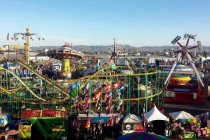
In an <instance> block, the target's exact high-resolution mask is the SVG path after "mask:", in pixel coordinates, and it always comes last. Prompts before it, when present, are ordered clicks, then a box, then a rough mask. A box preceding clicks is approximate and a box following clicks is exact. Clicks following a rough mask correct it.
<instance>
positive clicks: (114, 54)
mask: <svg viewBox="0 0 210 140" xmlns="http://www.w3.org/2000/svg"><path fill="white" fill-rule="evenodd" d="M112 56H113V57H114V63H115V61H116V43H115V38H114V52H113V54H112Z"/></svg>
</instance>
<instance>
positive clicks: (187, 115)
mask: <svg viewBox="0 0 210 140" xmlns="http://www.w3.org/2000/svg"><path fill="white" fill-rule="evenodd" d="M169 115H170V116H171V117H172V118H173V119H175V120H179V119H195V117H193V116H192V115H191V114H190V113H187V112H185V111H178V112H172V113H169Z"/></svg>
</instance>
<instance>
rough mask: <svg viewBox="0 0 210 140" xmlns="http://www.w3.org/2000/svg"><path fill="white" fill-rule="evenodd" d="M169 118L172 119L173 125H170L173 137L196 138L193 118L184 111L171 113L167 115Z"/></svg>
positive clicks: (196, 128) (194, 119)
mask: <svg viewBox="0 0 210 140" xmlns="http://www.w3.org/2000/svg"><path fill="white" fill-rule="evenodd" d="M169 116H170V117H171V118H172V119H173V123H172V124H171V126H172V135H173V136H175V137H183V138H196V133H197V130H198V126H197V124H196V122H197V120H196V118H195V117H193V116H192V115H191V114H190V113H187V112H185V111H178V112H172V113H169Z"/></svg>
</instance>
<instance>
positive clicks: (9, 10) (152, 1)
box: [0, 0, 210, 47]
mask: <svg viewBox="0 0 210 140" xmlns="http://www.w3.org/2000/svg"><path fill="white" fill-rule="evenodd" d="M209 14H210V0H1V1H0V18H1V20H0V21H1V22H0V46H1V45H5V44H18V43H19V44H20V45H21V44H23V41H22V40H20V41H19V42H15V41H11V40H10V41H7V40H6V36H7V33H10V34H13V33H15V32H24V31H25V26H27V25H30V27H31V32H32V33H38V34H39V35H40V36H43V37H44V38H45V41H38V39H34V41H33V42H32V43H31V44H32V46H44V45H59V46H61V45H63V44H64V43H65V42H70V43H72V44H73V45H110V44H112V43H113V38H114V37H115V38H116V41H117V43H121V44H129V45H132V46H135V47H140V46H147V45H155V46H160V45H171V44H170V42H171V40H173V39H174V38H175V37H176V36H177V35H180V36H183V35H184V34H185V33H189V34H197V39H198V40H200V41H201V42H202V44H203V45H205V46H206V45H210V16H209ZM34 38H36V37H34Z"/></svg>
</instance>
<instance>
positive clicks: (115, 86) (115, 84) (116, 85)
mask: <svg viewBox="0 0 210 140" xmlns="http://www.w3.org/2000/svg"><path fill="white" fill-rule="evenodd" d="M119 86H120V80H117V81H116V82H115V83H114V84H113V86H112V88H114V89H117V88H118V87H119Z"/></svg>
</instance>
